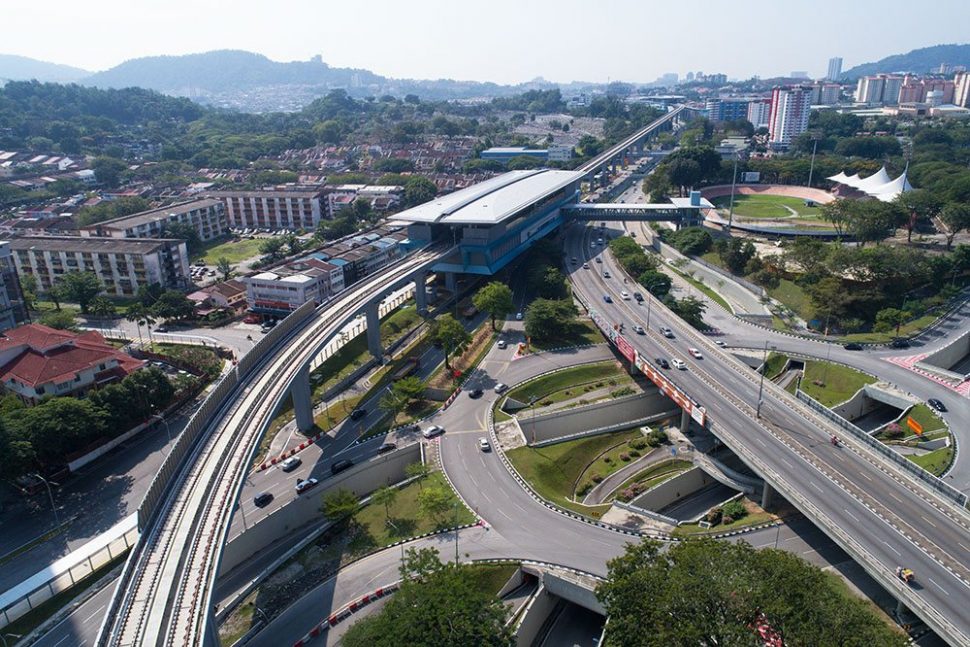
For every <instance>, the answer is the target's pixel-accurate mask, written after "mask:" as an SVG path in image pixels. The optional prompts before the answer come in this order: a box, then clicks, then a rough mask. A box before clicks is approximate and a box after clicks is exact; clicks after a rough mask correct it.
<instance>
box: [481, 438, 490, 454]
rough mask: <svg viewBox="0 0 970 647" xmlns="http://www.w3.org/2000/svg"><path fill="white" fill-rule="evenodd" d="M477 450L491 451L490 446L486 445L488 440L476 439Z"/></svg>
mask: <svg viewBox="0 0 970 647" xmlns="http://www.w3.org/2000/svg"><path fill="white" fill-rule="evenodd" d="M478 448H479V449H480V450H482V451H483V452H490V451H492V446H491V445H489V444H488V439H487V438H479V439H478Z"/></svg>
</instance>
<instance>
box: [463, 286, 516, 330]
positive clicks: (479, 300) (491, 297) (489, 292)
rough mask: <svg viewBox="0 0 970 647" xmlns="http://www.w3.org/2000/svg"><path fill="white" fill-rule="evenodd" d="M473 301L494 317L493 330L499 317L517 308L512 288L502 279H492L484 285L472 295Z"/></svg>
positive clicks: (480, 308)
mask: <svg viewBox="0 0 970 647" xmlns="http://www.w3.org/2000/svg"><path fill="white" fill-rule="evenodd" d="M472 303H474V304H475V307H476V308H478V309H479V310H481V311H482V312H486V313H488V316H489V317H491V318H492V330H495V319H496V318H497V317H504V316H505V315H507V314H509V313H510V312H512V310H514V309H515V304H514V303H513V302H512V289H511V288H510V287H509V286H507V285H506V284H504V283H502V282H500V281H491V282H490V283H488V284H487V285H485V286H484V287H482V288H481V289H480V290H479V291H478V292H476V293H475V296H473V297H472Z"/></svg>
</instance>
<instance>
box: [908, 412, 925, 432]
mask: <svg viewBox="0 0 970 647" xmlns="http://www.w3.org/2000/svg"><path fill="white" fill-rule="evenodd" d="M906 425H907V426H908V427H909V428H910V429H912V430H913V433H915V434H916V435H917V436H922V435H923V425H921V424H920V423H918V422H916V421H915V420H913V419H912V418H910V417H909V416H906Z"/></svg>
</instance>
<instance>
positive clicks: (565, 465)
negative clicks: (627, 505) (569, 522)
mask: <svg viewBox="0 0 970 647" xmlns="http://www.w3.org/2000/svg"><path fill="white" fill-rule="evenodd" d="M639 436H640V432H639V431H638V430H634V431H621V432H615V433H611V434H603V435H601V436H591V437H589V438H580V439H578V440H570V441H566V442H562V443H557V444H555V445H549V446H547V447H528V446H523V447H517V448H515V449H512V450H509V451H508V452H506V456H507V457H508V459H509V460H510V461H512V464H513V465H514V466H515V469H516V470H517V471H518V472H519V474H520V475H521V476H522V478H524V479H525V480H526V481H528V483H529V485H531V486H532V488H533V489H534V490H535V491H536V492H538V493H539V494H540V495H542V496H543V497H545V498H546V499H547V500H549V501H551V502H552V503H554V504H556V505H558V506H561V507H563V508H567V509H569V510H572V511H574V512H578V513H579V514H584V515H586V516H588V517H593V518H594V519H599V518H600V517H601V516H602V515H603V513H604V512H606V511H607V510H609V508H610V505H609V504H603V505H596V506H586V505H582V504H580V503H577V502H576V501H574V500H573V499H572V496H573V489H574V487H575V484H576V483H577V482H578V480H579V477H580V475H581V474H583V472H584V471H585V470H586V467H587V466H588V465H589V464H590V463H591V462H592V461H593V460H595V459H596V457H597V456H599V455H600V454H602V453H603V452H604V451H606V450H608V449H610V447H612V446H614V445H617V444H622V445H623V446H624V447H626V443H627V442H628V441H630V440H631V439H633V438H637V437H639Z"/></svg>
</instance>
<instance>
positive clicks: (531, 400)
mask: <svg viewBox="0 0 970 647" xmlns="http://www.w3.org/2000/svg"><path fill="white" fill-rule="evenodd" d="M538 400H539V396H537V395H534V396H532V397H531V398H529V408H530V409H531V410H532V444H533V445H535V444H536V402H537V401H538Z"/></svg>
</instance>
